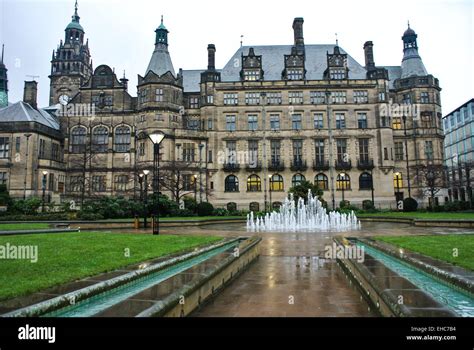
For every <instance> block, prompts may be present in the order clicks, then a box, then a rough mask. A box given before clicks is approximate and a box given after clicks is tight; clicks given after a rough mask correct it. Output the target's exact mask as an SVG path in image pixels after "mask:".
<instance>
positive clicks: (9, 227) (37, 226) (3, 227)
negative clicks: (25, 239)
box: [0, 223, 51, 231]
mask: <svg viewBox="0 0 474 350" xmlns="http://www.w3.org/2000/svg"><path fill="white" fill-rule="evenodd" d="M46 228H51V226H50V225H49V224H45V223H21V224H0V231H16V230H41V229H46Z"/></svg>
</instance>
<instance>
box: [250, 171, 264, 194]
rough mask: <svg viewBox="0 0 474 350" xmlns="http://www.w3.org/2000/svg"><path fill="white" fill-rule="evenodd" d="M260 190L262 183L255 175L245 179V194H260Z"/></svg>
mask: <svg viewBox="0 0 474 350" xmlns="http://www.w3.org/2000/svg"><path fill="white" fill-rule="evenodd" d="M261 190H262V181H261V180H260V177H259V176H257V175H250V176H249V177H248V179H247V192H260V191H261Z"/></svg>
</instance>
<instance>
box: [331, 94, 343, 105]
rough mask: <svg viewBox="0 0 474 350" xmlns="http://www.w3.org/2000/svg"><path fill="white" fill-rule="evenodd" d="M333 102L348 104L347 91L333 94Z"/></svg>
mask: <svg viewBox="0 0 474 350" xmlns="http://www.w3.org/2000/svg"><path fill="white" fill-rule="evenodd" d="M331 101H332V103H333V104H341V103H346V102H347V97H346V92H345V91H333V92H332V93H331Z"/></svg>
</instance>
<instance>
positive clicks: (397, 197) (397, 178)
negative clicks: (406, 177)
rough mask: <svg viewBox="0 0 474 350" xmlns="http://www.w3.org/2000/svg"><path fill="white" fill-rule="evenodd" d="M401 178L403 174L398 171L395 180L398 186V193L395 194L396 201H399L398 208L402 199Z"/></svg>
mask: <svg viewBox="0 0 474 350" xmlns="http://www.w3.org/2000/svg"><path fill="white" fill-rule="evenodd" d="M400 178H401V174H400V173H399V172H396V173H395V181H396V186H397V194H396V195H395V202H396V203H397V209H398V201H399V200H400Z"/></svg>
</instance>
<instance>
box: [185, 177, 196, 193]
mask: <svg viewBox="0 0 474 350" xmlns="http://www.w3.org/2000/svg"><path fill="white" fill-rule="evenodd" d="M183 191H194V176H193V174H185V175H183Z"/></svg>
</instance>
